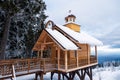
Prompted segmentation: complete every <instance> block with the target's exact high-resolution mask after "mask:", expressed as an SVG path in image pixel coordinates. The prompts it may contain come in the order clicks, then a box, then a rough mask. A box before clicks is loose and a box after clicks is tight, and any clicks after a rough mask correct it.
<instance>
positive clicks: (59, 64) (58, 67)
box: [57, 48, 60, 70]
mask: <svg viewBox="0 0 120 80" xmlns="http://www.w3.org/2000/svg"><path fill="white" fill-rule="evenodd" d="M57 61H58V70H59V69H60V49H59V48H58V60H57Z"/></svg>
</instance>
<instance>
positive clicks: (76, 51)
mask: <svg viewBox="0 0 120 80" xmlns="http://www.w3.org/2000/svg"><path fill="white" fill-rule="evenodd" d="M76 59H77V61H76V62H77V67H79V59H78V50H77V51H76Z"/></svg>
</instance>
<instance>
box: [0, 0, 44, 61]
mask: <svg viewBox="0 0 120 80" xmlns="http://www.w3.org/2000/svg"><path fill="white" fill-rule="evenodd" d="M45 9H46V6H45V3H44V2H43V1H42V0H0V17H1V19H0V35H1V37H0V41H1V43H0V59H5V51H6V52H7V55H6V56H13V55H14V56H19V55H21V54H22V55H21V56H20V57H24V54H25V52H28V53H31V50H32V47H33V44H34V43H35V40H36V37H37V36H38V35H37V36H36V35H35V34H38V32H40V31H41V30H42V27H41V25H42V26H43V25H44V24H43V22H44V20H45V18H46V16H45V14H44V10H45ZM2 19H4V20H2ZM30 37H31V38H30ZM28 44H31V45H28ZM25 50H26V51H25ZM8 53H9V54H8Z"/></svg>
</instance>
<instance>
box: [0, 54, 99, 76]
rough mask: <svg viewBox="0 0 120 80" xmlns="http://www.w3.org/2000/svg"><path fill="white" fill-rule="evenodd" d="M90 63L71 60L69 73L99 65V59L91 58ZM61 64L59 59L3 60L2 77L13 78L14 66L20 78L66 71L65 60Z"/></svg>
mask: <svg viewBox="0 0 120 80" xmlns="http://www.w3.org/2000/svg"><path fill="white" fill-rule="evenodd" d="M88 61H89V60H88V59H79V61H78V63H77V60H76V59H71V60H70V62H69V63H68V64H67V71H70V70H75V69H81V68H82V67H83V66H88V67H89V66H91V65H92V64H94V63H97V58H96V57H95V56H91V57H90V63H89V62H88ZM59 62H60V64H58V59H50V58H42V59H40V58H35V59H15V60H5V61H4V60H3V61H0V77H1V76H6V75H10V76H12V73H13V69H12V65H14V67H15V73H16V75H18V76H19V75H24V74H30V73H35V72H37V71H43V72H44V73H46V72H51V71H54V70H60V71H66V69H65V67H66V66H65V60H64V59H60V60H59ZM77 64H78V65H77Z"/></svg>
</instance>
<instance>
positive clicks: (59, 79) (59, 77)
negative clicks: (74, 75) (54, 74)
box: [58, 72, 61, 80]
mask: <svg viewBox="0 0 120 80" xmlns="http://www.w3.org/2000/svg"><path fill="white" fill-rule="evenodd" d="M58 80H61V76H60V72H58Z"/></svg>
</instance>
